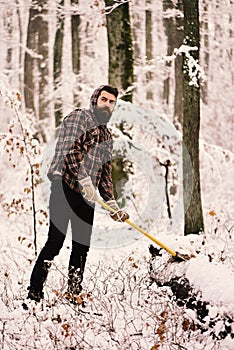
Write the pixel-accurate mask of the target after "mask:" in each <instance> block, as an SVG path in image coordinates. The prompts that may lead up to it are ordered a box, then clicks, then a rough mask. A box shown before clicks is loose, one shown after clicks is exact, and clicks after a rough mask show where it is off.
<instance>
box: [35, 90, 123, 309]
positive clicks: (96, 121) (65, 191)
mask: <svg viewBox="0 0 234 350" xmlns="http://www.w3.org/2000/svg"><path fill="white" fill-rule="evenodd" d="M117 96H118V90H117V89H116V88H113V87H111V86H108V85H102V86H100V87H99V88H98V89H96V90H95V91H94V93H93V95H92V96H91V101H90V108H89V109H75V110H74V111H73V112H71V113H70V114H69V115H68V116H67V117H65V118H64V120H63V123H62V125H61V129H60V133H59V136H58V140H57V144H56V148H55V155H54V158H53V160H52V163H51V166H50V169H49V172H48V177H49V179H50V180H51V182H52V183H51V194H50V201H49V212H50V224H49V232H48V239H47V242H46V243H45V246H44V248H43V249H42V251H41V253H40V254H39V256H38V259H37V261H36V263H35V266H34V268H33V271H32V275H31V279H30V286H29V287H28V290H29V293H28V298H29V299H32V300H35V301H37V302H39V301H40V300H41V299H42V298H43V285H44V282H45V280H46V277H47V274H48V270H49V267H50V265H51V261H52V260H53V259H54V257H55V256H56V255H58V254H59V251H60V249H61V248H62V246H63V242H64V240H65V236H66V232H67V227H68V223H69V222H70V223H71V230H72V250H71V255H70V261H69V267H68V289H67V293H66V296H67V297H68V299H71V300H75V298H76V297H77V295H79V293H80V292H81V290H82V285H81V283H82V280H83V273H84V268H85V263H86V257H87V253H88V251H89V246H90V239H91V233H92V225H93V217H94V207H95V202H96V201H97V200H98V194H97V189H98V190H99V193H100V195H101V196H102V198H103V199H104V200H105V201H106V202H107V204H109V206H110V207H112V209H114V210H115V212H114V213H112V214H110V215H111V217H112V218H113V219H114V220H116V221H120V222H124V221H125V220H126V219H128V218H129V215H128V214H127V213H126V212H124V211H122V210H120V209H119V208H118V205H117V203H116V201H115V198H114V192H113V186H112V178H111V153H112V137H111V134H110V131H109V130H108V128H107V126H106V124H107V122H108V121H109V119H110V117H111V115H112V112H113V110H114V107H115V104H116V100H117Z"/></svg>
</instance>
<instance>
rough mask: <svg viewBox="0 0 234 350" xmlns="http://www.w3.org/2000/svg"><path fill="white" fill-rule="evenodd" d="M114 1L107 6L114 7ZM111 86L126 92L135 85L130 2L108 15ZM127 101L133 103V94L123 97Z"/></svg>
mask: <svg viewBox="0 0 234 350" xmlns="http://www.w3.org/2000/svg"><path fill="white" fill-rule="evenodd" d="M114 4H116V2H115V1H113V0H105V5H106V7H107V6H113V5H114ZM106 20H107V35H108V51H109V84H110V85H113V86H115V87H117V88H118V89H119V90H124V91H126V90H127V89H128V88H129V87H131V86H132V84H133V45H132V32H131V25H130V15H129V4H128V2H126V3H123V4H121V5H119V6H118V7H117V8H115V9H114V10H113V11H111V12H110V13H108V14H107V15H106ZM123 99H124V100H125V101H132V93H131V92H130V93H127V94H125V96H123Z"/></svg>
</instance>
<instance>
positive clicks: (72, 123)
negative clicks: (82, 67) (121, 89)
mask: <svg viewBox="0 0 234 350" xmlns="http://www.w3.org/2000/svg"><path fill="white" fill-rule="evenodd" d="M100 88H101V87H100ZM100 88H99V89H97V90H95V92H94V94H93V95H92V97H91V107H90V109H89V110H87V109H75V110H74V111H73V112H71V113H70V114H69V115H68V116H67V117H65V118H64V120H63V123H62V125H61V128H60V132H59V136H58V140H57V144H56V148H55V155H54V158H53V160H52V163H51V166H50V168H49V171H48V177H49V179H50V180H51V181H53V178H54V177H55V175H56V176H57V175H61V176H62V178H63V180H64V181H65V182H66V183H67V184H68V186H69V187H70V188H71V189H73V190H74V191H76V192H80V185H79V181H80V180H82V179H84V178H86V177H87V176H90V177H91V180H92V182H93V184H94V186H96V187H98V189H99V192H100V195H101V196H102V198H103V199H104V200H106V201H107V200H110V199H114V191H113V185H112V177H111V170H112V166H111V159H112V149H113V141H112V136H111V133H110V131H109V130H108V128H107V126H106V125H98V122H97V120H96V118H95V115H94V113H93V107H94V106H95V105H96V101H97V96H98V92H99V91H100Z"/></svg>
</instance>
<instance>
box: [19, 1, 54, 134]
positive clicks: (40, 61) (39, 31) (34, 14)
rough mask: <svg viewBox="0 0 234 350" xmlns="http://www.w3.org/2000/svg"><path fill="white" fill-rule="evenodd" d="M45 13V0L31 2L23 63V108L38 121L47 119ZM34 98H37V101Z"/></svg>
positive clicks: (46, 6)
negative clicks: (33, 114) (31, 113)
mask: <svg viewBox="0 0 234 350" xmlns="http://www.w3.org/2000/svg"><path fill="white" fill-rule="evenodd" d="M47 12H48V3H47V0H33V1H32V4H31V8H30V13H29V23H28V32H27V50H26V53H25V61H24V84H25V87H24V98H25V106H26V108H27V109H28V110H30V111H32V112H34V113H35V115H36V116H37V118H38V119H39V120H42V119H45V118H47V117H49V109H48V91H47V88H48V74H49V72H48V69H49V68H48V35H49V34H48V21H47V19H46V16H47ZM36 96H39V97H38V100H36ZM40 132H41V134H42V136H44V133H43V131H42V130H40Z"/></svg>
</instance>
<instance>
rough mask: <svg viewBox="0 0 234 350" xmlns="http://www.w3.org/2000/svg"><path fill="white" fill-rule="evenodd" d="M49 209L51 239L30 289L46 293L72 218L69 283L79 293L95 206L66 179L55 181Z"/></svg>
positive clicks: (36, 267) (39, 262)
mask: <svg viewBox="0 0 234 350" xmlns="http://www.w3.org/2000/svg"><path fill="white" fill-rule="evenodd" d="M49 213H50V224H49V232H48V239H47V241H46V243H45V246H44V248H43V249H42V250H41V252H40V254H39V256H38V259H37V261H36V263H35V266H34V268H33V271H32V275H31V280H30V286H29V290H31V291H34V292H36V293H41V294H42V290H43V284H44V282H45V280H46V277H47V274H48V270H49V267H50V261H52V260H53V259H54V257H55V256H56V255H58V254H59V251H60V249H61V248H62V246H63V243H64V240H65V236H66V233H67V228H68V224H69V221H70V222H71V230H72V250H71V255H70V261H69V267H68V287H69V288H70V291H71V292H75V293H78V292H79V291H80V290H81V282H82V279H83V272H84V267H85V262H86V257H87V253H88V251H89V246H90V239H91V233H92V225H93V217H94V206H91V205H90V204H88V203H86V202H85V200H84V199H83V196H82V195H81V194H80V193H76V192H74V191H72V190H71V189H70V187H69V186H68V185H66V183H65V182H62V181H53V182H52V184H51V195H50V202H49Z"/></svg>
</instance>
